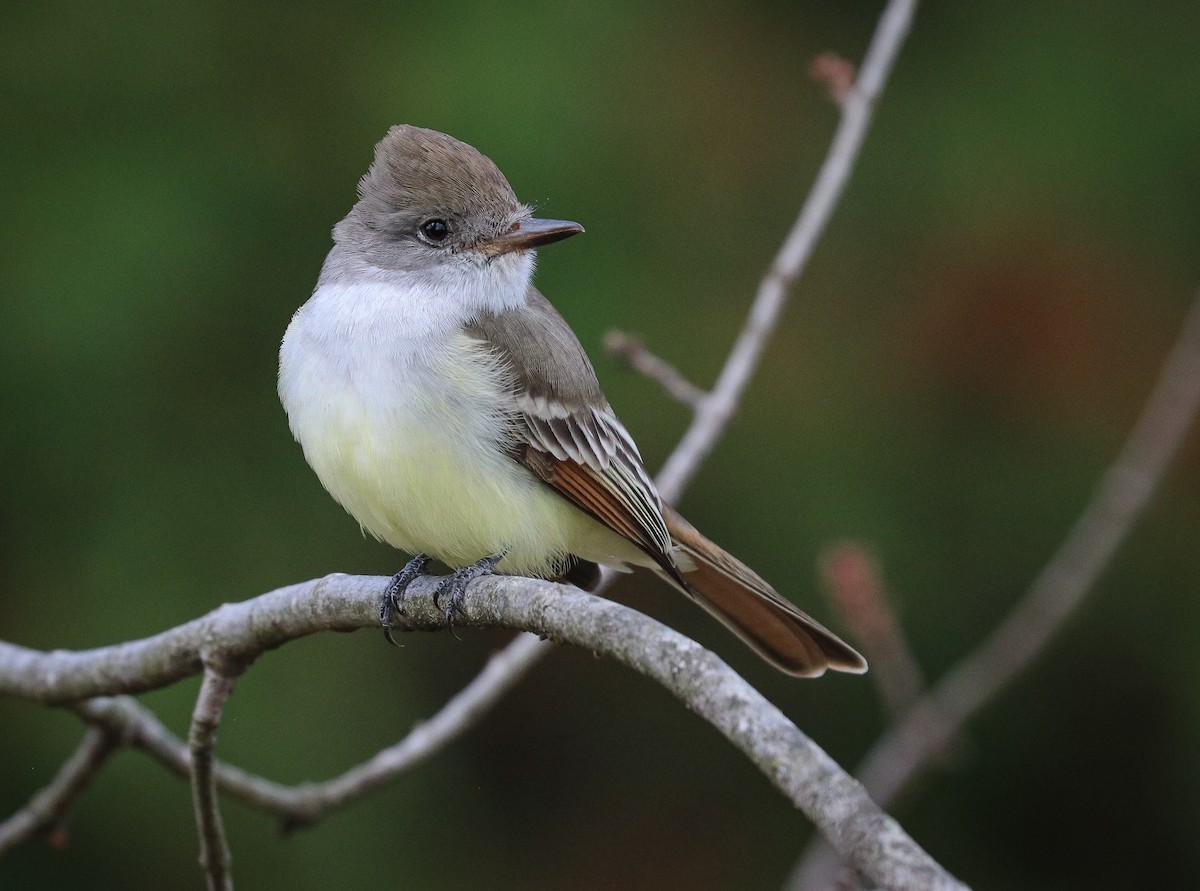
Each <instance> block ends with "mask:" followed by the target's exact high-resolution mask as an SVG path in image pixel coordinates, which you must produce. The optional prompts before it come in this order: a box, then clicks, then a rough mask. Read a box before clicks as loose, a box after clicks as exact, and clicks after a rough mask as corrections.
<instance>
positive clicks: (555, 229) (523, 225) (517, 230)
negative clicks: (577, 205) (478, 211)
mask: <svg viewBox="0 0 1200 891" xmlns="http://www.w3.org/2000/svg"><path fill="white" fill-rule="evenodd" d="M582 231H583V227H582V226H580V225H579V224H578V223H572V222H570V221H569V220H539V219H537V218H535V217H530V218H529V219H525V220H521V222H519V223H515V224H514V225H513V228H512V229H510V230H509V231H507V232H504V233H501V234H500V235H497V236H496V237H495V238H493V239H490V240H489V241H486V242H484V244H483V245H482V249H483V252H484V253H485V254H487V255H488V256H489V257H498V256H500V255H501V254H510V253H512V252H513V251H528V250H531V249H533V248H538V247H541V246H542V245H544V244H553V243H554V242H556V241H562V240H563V239H564V238H570V237H571V236H572V235H578V234H579V233H580V232H582Z"/></svg>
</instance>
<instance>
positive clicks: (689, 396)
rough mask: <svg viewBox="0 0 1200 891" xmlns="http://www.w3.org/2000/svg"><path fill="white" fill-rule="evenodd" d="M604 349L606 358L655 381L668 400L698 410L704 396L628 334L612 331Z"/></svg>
mask: <svg viewBox="0 0 1200 891" xmlns="http://www.w3.org/2000/svg"><path fill="white" fill-rule="evenodd" d="M604 349H605V351H606V352H607V353H608V354H609V355H610V356H617V357H619V358H621V359H624V360H625V363H626V364H627V365H628V366H629V367H630V368H632V369H633V370H634V371H637V372H640V373H642V374H644V375H646V377H648V378H650V379H651V380H654V381H658V383H659V384H660V385H661V386H662V388H663V389H664V390H666V391H667V394H668V395H669V396H670V397H671V398H672V399H674V400H675V401H676V402H682V403H683V404H684V405H686V406H687V407H688V408H691V409H693V410H697V409H699V408H700V403H702V402H703V401H704V399H705V397H707V396H708V394H707V393H705V392H704V391H703V390H702V389H700V388H699V387H697V386H696V385H695V384H693V383H692V382H691V381H690V380H688V379H687V378H686V377H684V376H683V374H682V372H680V371H679V369H678V368H676V367H675V366H674V365H672V364H671V363H670V362H668V361H666V360H665V359H663V358H661V357H659V356H656V355H655V354H654V353H652V352H650V350H648V349H646V345H645V344H643V343H642V341H641V340H640V339H638V338H637V337H634V336H633V335H632V334H626V333H625V332H624V331H620V330H618V329H616V328H613V329H612V330H611V331H609V332H608V333H607V334H605V335H604Z"/></svg>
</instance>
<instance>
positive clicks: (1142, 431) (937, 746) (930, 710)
mask: <svg viewBox="0 0 1200 891" xmlns="http://www.w3.org/2000/svg"><path fill="white" fill-rule="evenodd" d="M1198 410H1200V293H1198V294H1197V295H1196V298H1195V300H1194V301H1193V303H1192V307H1191V309H1190V310H1189V311H1188V314H1187V317H1186V318H1185V319H1184V322H1183V325H1182V328H1181V331H1180V333H1179V337H1178V340H1177V341H1176V343H1175V346H1174V347H1173V348H1172V350H1171V352H1170V354H1169V355H1168V356H1167V359H1166V361H1165V363H1164V364H1163V368H1162V371H1161V372H1160V374H1159V378H1158V381H1157V382H1156V383H1155V385H1154V389H1153V390H1152V391H1151V393H1150V396H1149V398H1148V399H1147V401H1146V405H1145V407H1144V408H1143V409H1142V414H1141V416H1140V417H1139V418H1138V419H1137V422H1136V423H1135V424H1134V426H1133V429H1132V431H1131V432H1130V434H1129V436H1128V438H1127V439H1126V440H1125V444H1124V445H1123V446H1122V448H1121V451H1120V453H1119V454H1118V455H1117V458H1116V460H1115V461H1114V462H1113V463H1112V465H1111V466H1110V467H1109V468H1108V470H1107V471H1106V472H1105V474H1104V476H1103V477H1102V478H1101V480H1100V484H1099V486H1098V487H1097V490H1096V494H1095V495H1094V496H1093V497H1092V500H1091V501H1090V502H1089V503H1088V505H1087V507H1086V508H1085V509H1084V511H1083V513H1082V514H1081V515H1080V517H1079V520H1078V521H1076V523H1075V526H1074V528H1073V529H1072V530H1071V532H1070V534H1069V535H1068V536H1067V538H1066V540H1065V541H1064V542H1063V544H1062V547H1061V548H1059V550H1058V552H1057V553H1056V554H1055V555H1054V557H1053V558H1052V559H1051V560H1050V562H1049V563H1048V564H1047V565H1046V567H1045V568H1044V569H1043V570H1042V572H1041V573H1040V574H1039V575H1038V577H1037V578H1036V579H1035V580H1034V582H1033V584H1032V585H1031V586H1030V588H1029V591H1028V593H1026V595H1025V596H1024V597H1023V598H1022V599H1021V600H1020V601H1019V602H1018V603H1017V605H1016V607H1015V608H1014V609H1013V611H1012V612H1011V613H1010V614H1009V615H1008V618H1006V619H1005V620H1004V621H1003V622H1002V623H1001V624H1000V625H999V626H998V627H997V628H996V629H995V631H993V632H992V634H991V635H990V636H989V637H988V638H987V639H986V640H985V641H983V643H981V644H980V646H979V647H978V648H977V649H976V650H975V651H974V652H972V653H971V654H970V655H968V656H966V657H965V658H964V659H963V660H962V661H961V662H959V663H958V665H957V666H955V667H954V668H952V669H951V670H950V671H948V672H947V673H946V674H945V676H943V678H942V679H941V680H940V681H938V683H937V684H936V685H935V686H934V687H933V688H932V689H931V690H930V691H929V692H928V693H927V694H926V695H925V696H923V697H921V699H920V700H918V701H917V703H916V705H914V707H913V708H912V709H911V710H910V711H909V712H908V715H907V716H906V717H905V718H904V720H903V721H901V722H900V723H899V724H897V725H896V726H894V727H893V728H892V729H890V730H889V731H887V733H885V734H884V735H883V736H882V737H881V738H880V739H879V740H878V742H876V743H875V745H874V747H873V748H872V749H871V751H870V752H869V753H868V754H867V757H866V758H865V759H864V761H863V763H862V764H861V765H860V767H859V769H858V771H857V776H858V777H859V779H860V780H861V781H862V783H863V785H864V786H866V788H867V790H868V791H869V792H870V793H871V795H872V797H873V798H874V799H875V801H877V802H879V804H880V805H881V806H883V807H887V806H888V805H889V804H890V803H891V802H892V801H893V800H894V799H895V797H896V795H897V794H898V793H899V792H900V791H901V790H902V789H903V788H904V787H905V786H906V785H907V784H908V783H910V782H911V781H912V779H913V778H914V777H915V776H916V775H917V774H918V773H919V772H920V771H921V769H922V768H924V767H925V766H926V765H927V764H929V762H930V761H931V760H932V759H933V758H935V757H936V756H937V755H938V754H939V753H940V752H942V751H943V750H944V749H945V747H946V746H947V744H949V743H950V742H951V741H952V740H953V739H954V738H955V736H957V735H958V734H959V733H960V732H961V731H962V728H963V726H964V725H965V724H966V722H967V721H968V720H969V719H970V718H971V716H972V715H974V714H975V713H976V712H978V711H979V709H980V708H982V707H983V706H984V705H985V704H987V703H988V702H989V701H991V699H992V698H993V697H995V695H996V694H997V693H998V692H999V691H1000V690H1001V689H1003V688H1004V687H1005V686H1006V685H1007V684H1009V683H1010V682H1011V681H1012V680H1013V679H1014V678H1015V677H1016V676H1017V675H1018V674H1020V673H1021V672H1022V671H1023V670H1024V669H1026V668H1028V667H1029V665H1030V664H1032V662H1033V661H1034V660H1035V659H1036V658H1037V656H1038V655H1040V654H1041V652H1042V651H1043V650H1044V649H1045V648H1046V645H1047V644H1048V643H1049V642H1050V639H1051V638H1052V637H1053V636H1054V634H1055V633H1057V632H1058V631H1059V630H1060V629H1061V628H1062V626H1063V625H1064V624H1065V623H1066V621H1067V619H1068V618H1070V616H1071V615H1072V614H1073V613H1074V612H1075V611H1076V610H1077V609H1078V608H1079V606H1080V604H1081V603H1082V602H1083V600H1084V598H1085V597H1086V595H1087V594H1088V592H1089V591H1090V590H1091V589H1092V587H1093V586H1094V585H1095V583H1096V580H1097V579H1098V578H1099V576H1100V573H1101V572H1103V571H1104V568H1105V567H1106V566H1107V565H1108V563H1109V561H1110V560H1111V559H1112V557H1113V555H1114V554H1115V553H1116V550H1117V548H1118V547H1119V546H1120V544H1121V542H1122V541H1123V540H1124V539H1125V537H1126V536H1127V535H1128V534H1129V531H1130V530H1131V529H1132V528H1133V525H1134V523H1135V522H1136V521H1137V519H1138V517H1139V516H1140V515H1141V513H1142V510H1143V509H1144V508H1145V507H1146V505H1147V504H1148V503H1149V501H1150V498H1151V496H1152V495H1153V494H1154V491H1155V489H1156V488H1157V487H1158V484H1159V482H1160V481H1161V479H1162V476H1163V474H1164V472H1165V471H1166V469H1167V467H1168V466H1169V465H1170V463H1171V459H1172V457H1173V456H1174V455H1175V453H1176V451H1178V449H1179V446H1180V445H1181V443H1182V442H1183V439H1184V436H1185V434H1186V433H1187V431H1188V428H1189V427H1190V425H1191V424H1192V421H1193V419H1194V418H1195V416H1196V413H1197V411H1198ZM837 868H838V867H837V861H836V857H835V855H834V854H833V853H832V852H831V851H830V850H829V848H828V847H826V846H823V845H814V846H811V847H810V849H809V851H807V852H806V853H805V855H804V856H803V857H802V858H801V859H800V861H799V863H798V865H797V867H796V870H795V871H794V872H793V873H792V879H791V880H790V881H789V887H791V888H796V889H802V888H819V887H822V886H823V885H824V884H825V883H826V880H827V878H828V877H829V876H831V875H833V874H835V873H836V870H837Z"/></svg>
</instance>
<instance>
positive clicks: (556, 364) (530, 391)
mask: <svg viewBox="0 0 1200 891" xmlns="http://www.w3.org/2000/svg"><path fill="white" fill-rule="evenodd" d="M358 192H359V199H358V202H357V203H356V204H355V205H354V207H353V208H352V209H351V210H350V213H349V214H347V215H346V218H345V219H343V220H342V221H341V222H340V223H338V224H337V226H336V227H334V230H333V239H334V242H335V244H334V247H333V249H332V250H331V251H330V252H329V256H328V257H327V258H326V260H325V264H324V266H323V268H322V270H321V275H320V278H319V280H318V281H317V287H316V289H315V290H314V292H313V294H312V297H311V298H309V300H308V302H307V303H305V304H304V305H303V306H302V307H301V308H300V309H299V310H298V311H297V312H296V314H295V316H294V317H293V319H292V321H291V324H290V325H289V326H288V329H287V333H286V335H284V338H283V345H282V347H281V349H280V355H279V395H280V398H281V400H282V402H283V406H284V408H285V410H286V411H287V416H288V422H289V424H290V426H291V429H292V433H293V435H294V436H295V437H296V439H297V441H298V442H299V443H300V445H301V446H302V447H303V449H304V456H305V458H306V459H307V460H308V463H309V464H310V465H311V466H312V468H313V470H315V471H316V473H317V476H318V477H319V478H320V480H321V483H322V484H323V485H324V486H325V488H326V489H327V490H328V491H329V493H330V494H331V495H332V496H333V497H334V498H335V499H337V501H338V502H339V503H340V504H341V505H342V506H343V507H344V508H345V509H346V510H347V511H349V512H350V513H351V514H352V515H353V516H354V517H355V519H357V520H358V522H359V523H360V524H361V525H362V526H363V528H365V529H366V530H368V531H369V532H371V533H372V534H373V535H374V536H376V537H377V538H380V539H382V540H383V541H385V542H387V543H388V544H391V545H393V546H394V547H396V548H399V549H400V550H402V551H406V552H408V553H410V554H413V555H415V556H414V557H413V559H412V560H411V561H410V562H409V563H408V564H407V565H406V566H405V567H404V569H403V570H401V571H400V572H399V573H397V574H396V576H395V577H394V578H393V580H392V583H391V585H390V586H389V588H388V590H387V592H386V593H385V595H384V598H383V606H382V609H381V618H382V619H383V621H384V624H385V627H386V625H387V624H389V621H390V618H391V615H392V610H393V609H398V608H399V607H400V603H401V601H402V598H403V596H404V591H405V589H406V588H407V586H408V584H409V583H410V582H411V581H412V580H413V579H414V578H416V577H417V576H419V575H420V574H421V573H423V572H424V570H425V568H426V566H427V564H428V562H429V560H430V558H431V557H436V558H437V559H438V560H440V561H442V562H443V563H445V564H447V565H448V566H450V567H452V568H455V572H454V573H453V575H450V576H447V577H446V578H445V579H444V580H443V581H442V582H441V583H440V585H439V587H438V597H439V598H440V600H439V605H443V604H444V607H443V608H444V609H445V610H446V611H447V614H448V615H451V616H452V615H453V613H454V612H455V611H456V610H461V600H462V597H463V593H464V591H465V589H466V586H467V584H468V583H469V582H470V581H472V580H473V579H475V578H477V577H478V576H480V575H483V574H486V573H489V572H492V571H493V570H495V571H498V572H503V573H508V574H512V575H523V576H534V577H538V578H559V579H565V580H568V581H571V582H573V583H575V584H577V585H579V586H580V587H582V588H586V589H591V588H594V587H595V585H596V583H597V582H598V580H599V576H600V571H599V565H605V566H611V567H614V568H617V569H627V568H629V567H630V566H645V567H649V568H651V569H653V570H655V571H657V572H658V574H659V575H660V576H662V577H663V578H664V579H666V580H667V581H668V582H670V583H671V584H672V585H674V586H675V587H677V588H678V589H679V590H681V591H683V592H684V593H685V594H686V595H687V596H688V597H690V598H691V599H692V600H694V601H696V602H697V603H698V604H700V605H701V606H702V607H704V608H705V609H706V610H708V611H709V612H710V613H712V614H713V615H714V616H716V617H717V618H718V619H720V620H721V621H722V622H724V623H725V624H726V625H728V626H729V628H731V629H732V630H733V631H734V633H736V634H737V635H738V636H739V637H741V638H742V639H743V640H745V641H746V642H747V643H749V644H750V646H751V647H753V648H754V649H755V650H757V651H758V653H760V654H761V655H762V656H763V658H765V659H766V660H767V661H768V662H770V663H771V664H772V665H774V666H776V667H777V668H779V669H780V670H782V671H785V672H787V673H789V674H793V675H800V676H804V677H814V676H817V675H820V674H822V673H823V672H824V671H825V669H827V668H833V669H837V670H839V671H850V672H862V671H865V670H866V663H865V662H864V661H863V659H862V657H861V656H860V655H859V654H858V653H856V652H855V651H854V650H853V649H851V648H850V647H849V646H847V645H846V644H845V643H843V642H842V641H841V640H839V639H838V638H837V637H836V636H835V635H834V634H832V633H831V632H829V631H828V630H826V629H825V628H823V627H822V626H821V625H820V624H818V623H817V622H816V621H815V620H813V619H812V618H810V617H809V616H807V615H806V614H805V613H803V612H801V611H800V610H799V609H797V608H796V607H795V606H793V605H792V604H791V603H789V602H788V601H787V600H784V599H783V598H782V597H780V596H779V595H778V594H777V593H776V592H775V590H774V589H773V588H772V587H771V586H770V585H768V584H767V583H766V582H765V581H763V580H762V579H761V578H759V577H758V575H756V574H755V573H754V572H753V571H752V570H751V569H749V568H748V567H746V566H745V565H743V564H742V563H741V562H739V561H738V560H736V559H735V558H733V557H731V556H730V555H729V554H727V553H726V552H725V551H723V550H721V548H719V547H718V546H717V545H715V544H713V543H712V542H710V541H709V540H708V539H706V538H705V537H704V536H703V535H701V534H700V533H699V532H697V531H696V529H695V528H693V527H692V526H691V524H689V523H688V522H687V521H686V520H684V519H683V517H681V516H680V515H679V514H677V513H676V512H675V511H674V510H672V509H671V508H670V507H669V506H667V505H665V504H663V503H662V501H661V499H660V498H659V495H658V492H657V490H656V489H655V487H654V483H653V482H652V481H651V480H650V477H649V475H648V474H647V473H646V470H645V468H644V467H643V465H642V459H641V456H640V455H639V454H638V449H637V446H636V445H634V442H633V438H632V437H631V436H630V435H629V432H628V431H627V430H626V429H625V427H624V425H622V424H621V422H620V421H619V420H618V419H617V416H616V414H614V413H613V410H612V408H611V407H610V406H609V404H608V400H606V399H605V398H604V393H603V392H602V391H601V389H600V385H599V384H598V383H597V382H596V374H595V372H594V371H593V370H592V365H591V362H589V361H588V357H587V354H586V353H585V352H584V351H583V348H582V347H581V346H580V344H579V340H578V339H577V338H576V337H575V334H574V333H573V332H572V331H571V328H570V327H569V326H568V325H567V323H566V321H565V320H564V319H563V318H562V316H560V315H559V314H558V312H557V311H556V310H555V309H554V307H552V306H551V305H550V303H549V302H548V301H547V300H546V298H545V297H543V296H542V295H541V294H540V293H539V292H538V291H537V289H535V288H534V287H533V285H532V284H531V278H532V275H533V265H534V251H535V249H537V248H539V247H541V246H543V245H547V244H550V243H552V242H555V241H560V240H562V239H564V238H568V237H570V236H572V235H575V234H577V233H580V232H582V231H583V227H582V226H580V225H579V224H578V223H571V222H565V221H561V220H544V219H538V218H535V217H534V216H533V213H532V210H531V209H530V208H529V207H528V206H526V205H524V204H522V203H521V202H520V201H518V200H517V198H516V196H515V195H514V194H513V190H512V187H511V186H509V184H508V181H507V180H506V179H505V178H504V175H503V174H502V173H501V172H500V171H499V169H497V167H496V165H495V164H493V163H492V161H490V160H489V159H488V158H486V157H485V156H484V155H482V154H481V153H480V152H478V151H477V150H475V149H474V148H472V147H471V146H469V145H466V144H465V143H462V142H459V141H458V140H456V139H453V138H451V137H449V136H447V135H445V134H443V133H438V132H435V131H433V130H425V129H421V128H419V127H412V126H397V127H393V128H392V129H391V130H390V131H389V132H388V134H387V136H385V137H384V139H383V140H382V141H381V142H380V143H379V145H378V146H376V148H375V161H374V163H373V164H372V165H371V168H370V170H369V171H368V172H367V174H366V175H365V176H364V177H363V178H362V181H361V182H360V183H359V188H358Z"/></svg>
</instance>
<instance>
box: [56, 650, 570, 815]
mask: <svg viewBox="0 0 1200 891" xmlns="http://www.w3.org/2000/svg"><path fill="white" fill-rule="evenodd" d="M547 649H550V646H549V644H547V643H546V642H545V641H542V640H539V639H538V638H537V637H536V636H534V635H532V634H522V635H520V636H519V637H518V638H517V640H515V641H513V643H512V644H511V645H509V646H508V647H505V648H504V649H503V650H500V651H499V652H497V653H496V654H495V655H494V656H492V658H491V659H490V660H488V664H487V665H486V666H485V667H484V669H483V671H482V672H480V673H479V675H478V676H476V678H475V679H474V680H473V681H472V682H471V683H470V684H468V685H467V686H466V687H465V688H464V689H463V690H462V692H460V693H459V694H458V695H457V696H455V697H454V698H453V699H451V700H450V701H449V702H448V703H447V704H446V705H445V706H444V707H443V708H442V709H441V711H439V712H438V713H437V715H435V716H434V717H433V718H432V719H430V720H428V721H425V722H423V723H421V724H418V725H417V726H416V727H415V728H414V729H413V731H412V732H411V733H410V734H409V735H408V736H406V737H405V738H404V739H403V740H401V741H400V742H398V743H396V744H395V745H393V746H389V747H388V748H386V749H384V750H382V751H381V752H379V753H377V754H376V755H375V756H374V757H372V758H370V759H369V760H367V761H365V762H364V763H362V764H359V765H357V766H355V767H353V768H351V769H350V770H348V771H346V772H345V773H343V774H341V775H340V776H337V777H333V778H332V779H329V780H326V781H324V782H320V783H304V784H300V785H296V786H287V785H284V784H282V783H276V782H274V781H272V780H268V779H265V778H263V777H261V776H257V775H255V774H252V773H249V772H248V771H245V770H242V769H241V768H238V767H235V766H233V765H230V764H226V763H224V762H221V761H219V760H216V759H214V760H213V762H212V764H213V768H212V771H213V776H214V778H215V781H216V784H217V788H218V789H220V790H221V791H222V792H224V793H226V794H228V795H232V796H233V797H234V798H237V799H239V800H240V801H242V802H244V803H246V804H249V805H251V806H253V807H257V808H260V809H262V810H265V811H267V812H269V813H273V814H275V815H276V816H278V817H280V818H281V819H282V820H283V824H284V827H285V829H288V830H291V829H296V828H299V827H301V826H307V825H309V824H311V823H314V822H316V821H317V820H319V819H321V818H322V817H323V816H325V814H326V813H327V812H328V811H329V810H330V809H332V808H335V807H338V806H340V805H342V804H345V803H346V802H347V801H350V800H351V799H353V798H355V797H357V796H359V795H362V794H364V793H366V792H369V791H371V790H372V789H375V788H377V787H379V786H381V785H383V784H384V783H387V782H389V781H391V780H393V779H395V778H396V777H397V776H399V775H400V774H401V773H403V772H404V771H406V770H408V769H409V768H411V767H413V766H414V765H415V764H419V763H420V762H422V761H424V760H426V759H427V758H429V757H431V756H432V755H434V754H436V753H437V752H439V751H440V750H441V749H442V748H444V747H445V746H446V744H447V743H449V742H450V741H451V740H453V739H455V738H457V737H458V736H459V735H461V734H462V733H463V731H465V730H466V729H467V728H468V727H470V726H472V725H473V724H474V723H475V721H476V720H477V719H478V717H477V716H478V715H479V714H480V713H481V712H484V711H486V710H487V709H488V708H490V707H491V706H492V705H493V704H494V702H495V700H496V698H498V697H500V696H502V695H503V694H504V693H506V692H507V691H508V690H509V689H511V688H512V686H513V685H514V684H515V683H516V682H517V681H518V680H520V678H521V677H522V674H523V672H522V671H521V669H522V665H521V663H522V662H525V661H528V662H533V661H535V660H537V659H540V658H541V656H542V655H543V651H544V650H547ZM75 710H76V711H77V712H78V713H79V714H80V716H81V717H83V718H84V720H86V721H88V722H89V723H92V724H94V725H96V726H98V727H102V728H105V729H107V730H108V731H110V732H111V733H114V734H117V735H119V737H120V738H122V739H123V740H124V741H125V744H126V745H128V746H131V747H132V748H136V749H139V750H141V751H143V752H145V753H146V754H147V755H149V756H150V757H152V758H154V759H155V760H156V761H158V762H159V763H160V764H163V765H164V766H165V767H167V768H168V769H169V770H170V771H171V772H173V773H175V774H176V775H177V776H179V777H182V778H183V779H188V778H189V777H190V776H191V756H190V754H189V752H188V747H187V746H186V745H185V744H184V743H183V741H182V740H180V739H179V737H177V736H175V734H173V733H171V731H170V730H168V729H167V728H166V727H164V726H163V724H162V722H161V721H159V720H158V718H157V717H155V715H154V714H153V713H152V712H151V711H149V710H148V709H146V708H144V707H143V706H141V705H139V704H138V703H137V702H136V701H134V700H133V699H130V698H129V697H124V696H121V697H112V698H110V697H105V696H101V697H96V698H94V699H89V700H86V701H84V702H82V703H80V704H79V705H77V706H76V707H75Z"/></svg>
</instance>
